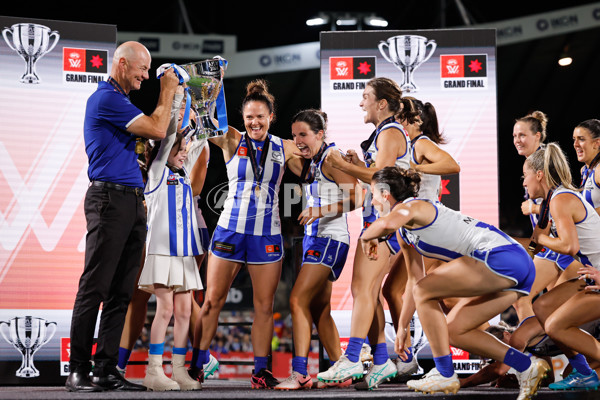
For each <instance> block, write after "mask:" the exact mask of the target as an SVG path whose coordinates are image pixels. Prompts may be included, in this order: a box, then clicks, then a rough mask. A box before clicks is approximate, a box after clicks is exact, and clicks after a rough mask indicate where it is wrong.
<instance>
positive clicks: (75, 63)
mask: <svg viewBox="0 0 600 400" xmlns="http://www.w3.org/2000/svg"><path fill="white" fill-rule="evenodd" d="M67 60H68V61H69V65H70V66H71V68H81V56H80V55H79V53H75V52H73V53H70V54H69V57H68V58H67Z"/></svg>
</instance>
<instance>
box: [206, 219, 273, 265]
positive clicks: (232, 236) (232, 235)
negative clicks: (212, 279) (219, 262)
mask: <svg viewBox="0 0 600 400" xmlns="http://www.w3.org/2000/svg"><path fill="white" fill-rule="evenodd" d="M210 252H211V253H212V254H213V255H215V256H217V257H219V258H223V259H225V260H229V261H235V262H240V263H248V264H270V263H273V262H276V261H279V260H281V259H282V258H283V238H282V237H281V235H268V236H256V235H248V234H245V233H237V232H233V231H230V230H228V229H225V228H223V227H221V226H217V227H216V228H215V231H214V232H213V237H212V240H211V242H210Z"/></svg>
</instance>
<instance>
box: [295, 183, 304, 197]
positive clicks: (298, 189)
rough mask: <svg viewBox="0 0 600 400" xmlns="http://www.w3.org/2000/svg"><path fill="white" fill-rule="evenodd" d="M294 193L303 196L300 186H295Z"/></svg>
mask: <svg viewBox="0 0 600 400" xmlns="http://www.w3.org/2000/svg"><path fill="white" fill-rule="evenodd" d="M294 192H295V193H296V194H297V195H298V196H302V186H300V185H296V186H294Z"/></svg>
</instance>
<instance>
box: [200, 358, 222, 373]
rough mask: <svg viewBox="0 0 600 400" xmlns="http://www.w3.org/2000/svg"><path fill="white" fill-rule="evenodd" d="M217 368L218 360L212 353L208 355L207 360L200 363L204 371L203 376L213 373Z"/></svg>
mask: <svg viewBox="0 0 600 400" xmlns="http://www.w3.org/2000/svg"><path fill="white" fill-rule="evenodd" d="M218 369H219V361H218V360H217V359H216V358H215V357H214V356H213V355H212V354H210V356H209V357H208V362H207V363H206V364H204V365H202V370H203V371H204V377H205V378H207V377H208V376H210V375H212V374H214V373H215V372H216V371H217V370H218Z"/></svg>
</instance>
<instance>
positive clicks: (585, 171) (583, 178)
mask: <svg viewBox="0 0 600 400" xmlns="http://www.w3.org/2000/svg"><path fill="white" fill-rule="evenodd" d="M598 161H600V153H598V154H596V157H594V159H593V160H592V162H591V163H590V166H589V167H587V166H584V167H583V172H582V173H581V185H580V186H579V188H580V189H581V188H583V187H584V186H585V181H587V178H588V177H589V176H590V174H591V173H592V171H593V170H594V168H595V167H596V164H598Z"/></svg>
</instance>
